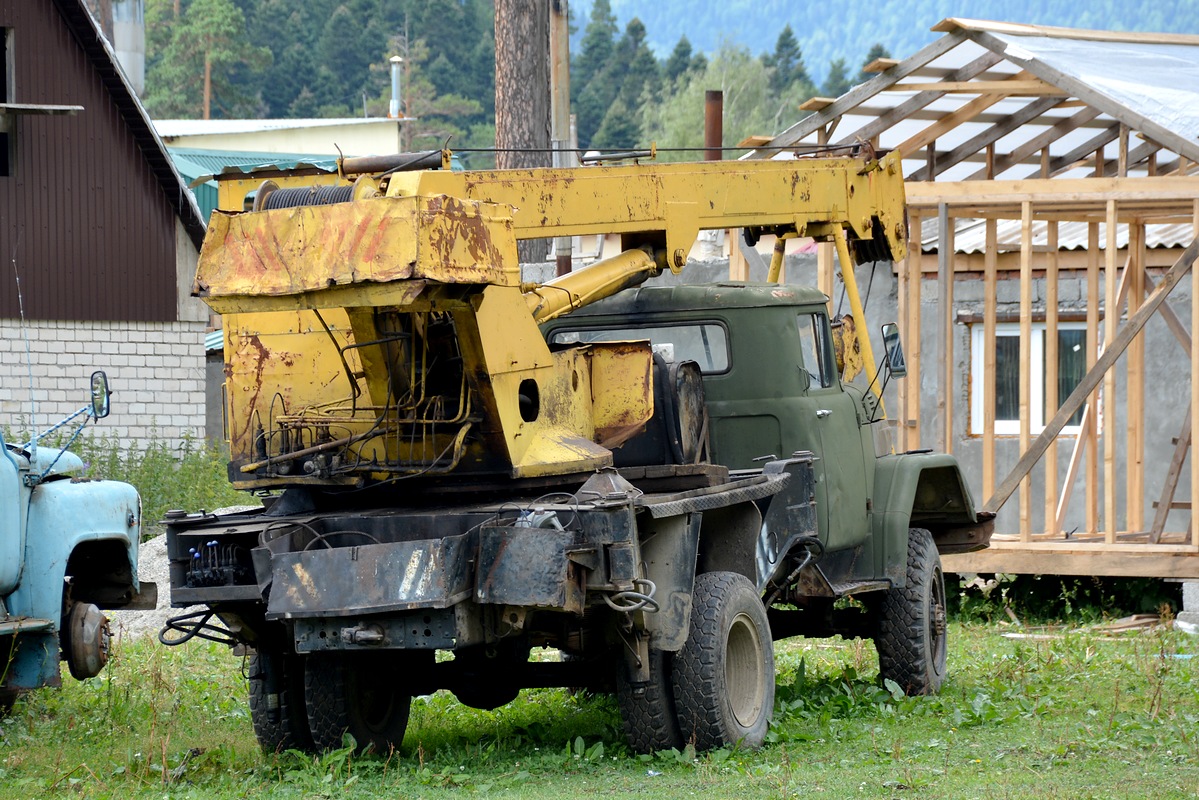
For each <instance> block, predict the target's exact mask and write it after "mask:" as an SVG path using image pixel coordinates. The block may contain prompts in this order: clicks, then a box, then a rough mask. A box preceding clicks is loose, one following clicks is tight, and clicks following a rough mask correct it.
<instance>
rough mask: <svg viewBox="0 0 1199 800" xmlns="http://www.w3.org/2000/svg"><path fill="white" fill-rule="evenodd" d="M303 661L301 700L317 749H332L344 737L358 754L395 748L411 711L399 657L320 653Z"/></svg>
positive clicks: (402, 735) (387, 750)
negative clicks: (351, 739)
mask: <svg viewBox="0 0 1199 800" xmlns="http://www.w3.org/2000/svg"><path fill="white" fill-rule="evenodd" d="M306 661H307V663H306V665H305V668H304V701H305V705H306V706H307V708H308V727H309V729H310V730H311V731H312V740H313V743H314V744H315V745H316V747H317V749H319V750H336V749H337V748H339V747H341V746H342V737H343V736H344V735H345V734H347V733H348V734H350V735H351V736H353V737H354V743H355V745H356V749H357V751H358V752H360V753H362V752H366V751H367V750H368V749H372V750H374V751H375V752H376V753H387V752H389V751H390V750H392V749H393V748H399V746H400V744H401V742H403V741H404V731H405V730H406V729H407V727H408V712H409V710H410V709H411V707H412V696H411V695H410V694H408V693H407V692H406V691H405V690H404V688H403V687H405V686H407V685H408V684H407V682H406V681H405V680H404V674H403V670H402V668H400V665H399V664H398V663H397V662H398V661H399V659H397V658H389V657H388V656H387V655H386V654H376V653H370V654H358V653H355V654H352V655H351V654H347V653H321V654H315V655H311V656H309V657H308V658H307V659H306Z"/></svg>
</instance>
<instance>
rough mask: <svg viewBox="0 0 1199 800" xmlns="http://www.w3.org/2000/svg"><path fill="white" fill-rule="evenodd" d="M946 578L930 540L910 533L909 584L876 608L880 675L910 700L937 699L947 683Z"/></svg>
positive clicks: (915, 531) (918, 530) (916, 532)
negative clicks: (926, 696) (931, 696)
mask: <svg viewBox="0 0 1199 800" xmlns="http://www.w3.org/2000/svg"><path fill="white" fill-rule="evenodd" d="M947 633H948V631H947V630H946V625H945V576H944V575H943V574H942V573H941V556H940V554H939V553H938V552H937V544H936V542H934V541H933V536H932V534H931V533H929V532H928V531H927V530H925V529H924V528H912V529H911V530H910V531H908V565H907V585H906V586H905V587H904V588H902V589H890V590H888V591H887V592H885V593H884V595H883V598H882V603H881V606H880V617H879V631H878V635H877V636H875V639H874V643H875V646H876V647H877V648H878V667H879V675H880V676H881V677H882V678H883V679H887V678H890V679H891V680H893V681H895V682H896V683H897V684H899V686H900V688H902V689H903V690H904V692H906V693H907V694H909V695H916V694H936V693H937V691H938V690H940V688H941V683H942V682H943V681H944V680H945V661H946V658H945V656H946V652H947V649H948V648H947Z"/></svg>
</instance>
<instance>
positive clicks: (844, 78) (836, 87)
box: [820, 58, 851, 97]
mask: <svg viewBox="0 0 1199 800" xmlns="http://www.w3.org/2000/svg"><path fill="white" fill-rule="evenodd" d="M850 86H851V84H850V82H849V73H848V72H847V71H846V69H845V59H843V58H834V59H833V60H832V61H830V62H829V65H828V77H827V78H825V79H824V85H823V86H821V87H820V93H821V94H822V95H824V96H825V97H840V96H841V95H843V94H845V93H846V92H848V91H849V89H850Z"/></svg>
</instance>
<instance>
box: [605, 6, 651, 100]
mask: <svg viewBox="0 0 1199 800" xmlns="http://www.w3.org/2000/svg"><path fill="white" fill-rule="evenodd" d="M645 39H646V31H645V25H644V24H642V22H641V20H640V19H638V18H637V17H633V18H632V19H631V20H629V24H628V25H627V26H625V31H624V36H622V37H621V39H620V42H619V43H618V44H617V47H616V52H617V56H616V57H617V60H618V61H622V62H623V63H625V64H626V65H627V66H626V68H625V69H624V76H623V80H622V81H621V85H620V97H621V99H623V100H624V102H625V106H626V107H627V108H629V109H630V110H636V109H637V108H639V107H640V106H641V94H642V92H645V91H647V90H648V92H649V93H650V95H651V96H656V95H657V92H658V81H659V73H658V59H656V58H654V54H653V51H651V50H650V49H649V45H648V44H646V41H645Z"/></svg>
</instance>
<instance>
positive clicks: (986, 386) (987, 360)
mask: <svg viewBox="0 0 1199 800" xmlns="http://www.w3.org/2000/svg"><path fill="white" fill-rule="evenodd" d="M986 224H987V252H986V254H985V255H984V257H983V265H984V270H985V271H984V273H983V396H982V403H983V497H990V496H991V495H992V494H993V493H994V492H995V304H996V303H997V302H998V297H997V281H998V263H999V232H998V230H999V222H998V221H997V220H995V219H988V220H987V223H986Z"/></svg>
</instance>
